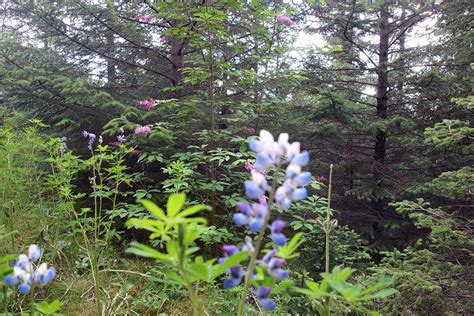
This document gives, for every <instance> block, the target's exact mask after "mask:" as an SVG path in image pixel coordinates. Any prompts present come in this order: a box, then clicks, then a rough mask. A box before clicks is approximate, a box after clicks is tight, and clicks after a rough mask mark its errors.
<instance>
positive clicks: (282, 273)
mask: <svg viewBox="0 0 474 316" xmlns="http://www.w3.org/2000/svg"><path fill="white" fill-rule="evenodd" d="M289 274H290V273H289V272H288V270H283V269H274V270H272V276H273V277H274V278H275V279H277V280H278V281H281V280H283V279H286V278H287V277H288V276H289Z"/></svg>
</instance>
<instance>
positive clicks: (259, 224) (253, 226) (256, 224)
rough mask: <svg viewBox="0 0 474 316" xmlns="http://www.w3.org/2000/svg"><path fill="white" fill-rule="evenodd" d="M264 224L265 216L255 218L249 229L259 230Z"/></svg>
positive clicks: (252, 230)
mask: <svg viewBox="0 0 474 316" xmlns="http://www.w3.org/2000/svg"><path fill="white" fill-rule="evenodd" d="M262 226H263V218H254V219H252V220H251V221H250V224H249V230H250V231H251V232H258V231H260V229H262Z"/></svg>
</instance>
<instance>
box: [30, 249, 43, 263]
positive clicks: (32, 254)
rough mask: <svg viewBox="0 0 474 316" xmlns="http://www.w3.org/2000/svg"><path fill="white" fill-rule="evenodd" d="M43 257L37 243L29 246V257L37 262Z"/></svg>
mask: <svg viewBox="0 0 474 316" xmlns="http://www.w3.org/2000/svg"><path fill="white" fill-rule="evenodd" d="M40 257H41V250H40V248H39V247H38V246H37V245H30V247H28V259H30V260H31V261H33V262H35V261H37V260H38V259H39V258H40Z"/></svg>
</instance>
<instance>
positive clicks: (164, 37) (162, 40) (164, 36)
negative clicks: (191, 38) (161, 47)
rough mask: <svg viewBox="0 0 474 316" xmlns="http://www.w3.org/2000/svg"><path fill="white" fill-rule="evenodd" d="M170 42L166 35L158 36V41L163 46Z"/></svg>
mask: <svg viewBox="0 0 474 316" xmlns="http://www.w3.org/2000/svg"><path fill="white" fill-rule="evenodd" d="M170 40H171V37H170V36H168V35H161V36H160V41H161V42H162V43H163V44H166V43H168V42H169V41H170Z"/></svg>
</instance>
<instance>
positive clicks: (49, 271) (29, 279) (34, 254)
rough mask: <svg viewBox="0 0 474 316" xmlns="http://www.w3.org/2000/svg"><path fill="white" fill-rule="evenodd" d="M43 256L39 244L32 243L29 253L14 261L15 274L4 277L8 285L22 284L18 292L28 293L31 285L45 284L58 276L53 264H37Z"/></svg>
mask: <svg viewBox="0 0 474 316" xmlns="http://www.w3.org/2000/svg"><path fill="white" fill-rule="evenodd" d="M40 257H41V250H40V248H39V247H38V246H37V245H30V247H29V248H28V255H25V254H21V255H19V256H18V258H17V259H16V260H14V262H13V274H11V275H8V276H6V277H5V278H4V280H3V282H5V284H6V285H9V286H12V285H16V284H20V286H19V287H18V292H20V293H21V294H27V293H28V292H30V290H31V286H32V285H33V284H34V285H37V286H45V285H46V284H48V283H49V282H51V281H52V280H53V279H54V277H55V276H56V269H55V268H54V267H53V266H51V267H49V268H48V265H47V264H46V263H44V262H43V263H41V264H39V265H38V266H35V264H34V263H35V262H36V261H38V260H39V259H40Z"/></svg>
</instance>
